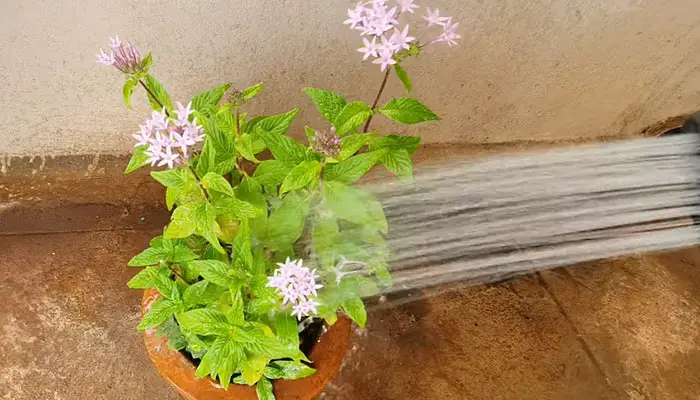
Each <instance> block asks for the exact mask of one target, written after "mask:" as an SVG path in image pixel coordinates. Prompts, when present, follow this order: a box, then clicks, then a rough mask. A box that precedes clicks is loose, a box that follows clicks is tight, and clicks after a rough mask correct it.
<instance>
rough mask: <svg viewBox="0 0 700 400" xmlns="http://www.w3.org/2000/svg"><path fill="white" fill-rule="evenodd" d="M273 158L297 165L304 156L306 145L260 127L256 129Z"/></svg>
mask: <svg viewBox="0 0 700 400" xmlns="http://www.w3.org/2000/svg"><path fill="white" fill-rule="evenodd" d="M255 132H256V134H257V135H259V137H261V138H262V139H263V140H264V141H265V144H266V145H267V147H269V148H270V152H271V153H272V155H273V156H274V157H275V159H277V160H279V161H281V162H283V163H284V164H286V165H297V164H299V163H300V162H301V161H303V160H304V159H305V158H306V147H304V145H303V144H301V143H299V142H297V141H296V140H294V139H292V138H290V137H289V136H285V135H280V134H276V133H274V132H271V131H266V130H263V129H260V128H257V129H256V131H255Z"/></svg>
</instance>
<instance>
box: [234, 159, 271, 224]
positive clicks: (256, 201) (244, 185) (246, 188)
mask: <svg viewBox="0 0 700 400" xmlns="http://www.w3.org/2000/svg"><path fill="white" fill-rule="evenodd" d="M258 168H260V166H258ZM256 170H257V169H256ZM236 197H238V198H239V199H241V200H243V201H246V202H248V203H250V204H252V205H253V206H254V207H255V208H257V209H258V210H261V211H262V212H261V214H263V215H264V214H266V211H267V203H266V202H265V197H264V195H263V194H262V188H261V187H260V182H259V181H258V179H257V178H251V177H249V176H246V177H245V178H243V180H242V181H241V184H240V185H238V187H237V188H236Z"/></svg>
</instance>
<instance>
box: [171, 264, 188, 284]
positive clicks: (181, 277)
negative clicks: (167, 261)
mask: <svg viewBox="0 0 700 400" xmlns="http://www.w3.org/2000/svg"><path fill="white" fill-rule="evenodd" d="M168 269H170V272H172V273H173V274H175V276H177V277H178V278H180V279H182V281H183V282H185V283H187V284H189V282H187V279H185V277H184V276H182V275H180V273H179V272H177V270H176V269H175V268H173V266H172V265H168Z"/></svg>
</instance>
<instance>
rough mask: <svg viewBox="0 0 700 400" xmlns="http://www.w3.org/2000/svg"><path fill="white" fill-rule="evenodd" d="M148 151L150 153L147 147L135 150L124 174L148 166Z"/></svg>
mask: <svg viewBox="0 0 700 400" xmlns="http://www.w3.org/2000/svg"><path fill="white" fill-rule="evenodd" d="M146 151H148V146H147V145H143V146H139V147H137V148H136V150H134V154H133V155H132V156H131V158H130V159H129V164H128V165H127V166H126V169H125V170H124V174H130V173H132V172H134V171H136V170H137V169H139V168H141V167H143V166H146V165H148V159H149V157H148V156H147V155H146Z"/></svg>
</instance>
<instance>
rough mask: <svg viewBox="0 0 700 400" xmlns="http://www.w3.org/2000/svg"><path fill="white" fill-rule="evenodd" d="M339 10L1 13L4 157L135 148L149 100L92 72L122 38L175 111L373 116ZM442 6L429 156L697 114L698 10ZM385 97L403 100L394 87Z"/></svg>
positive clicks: (323, 6)
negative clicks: (250, 104)
mask: <svg viewBox="0 0 700 400" xmlns="http://www.w3.org/2000/svg"><path fill="white" fill-rule="evenodd" d="M333 3H334V4H335V5H333V6H329V4H331V1H329V0H306V1H303V2H299V1H289V0H287V1H285V0H256V1H243V0H238V1H232V0H225V1H224V0H222V1H214V0H199V1H191V0H168V1H165V0H147V1H143V0H141V1H126V0H120V1H113V0H110V1H108V0H98V1H87V0H74V1H69V0H64V1H58V0H53V1H49V0H4V1H2V5H0V38H1V39H0V55H1V57H0V86H1V87H2V89H0V126H2V127H3V129H2V130H0V153H10V154H57V153H62V154H66V153H68V154H78V153H93V152H110V153H123V152H125V151H128V150H129V149H130V148H131V139H130V137H129V134H130V133H131V132H132V131H133V130H134V129H135V128H136V125H137V123H138V122H139V121H141V120H142V119H143V118H144V117H145V111H146V109H147V107H146V103H145V101H144V99H143V98H142V97H140V96H139V97H138V100H137V102H136V103H137V106H136V108H135V111H129V110H126V109H125V108H124V107H123V105H122V104H121V93H120V88H121V83H122V77H121V76H119V74H117V73H116V71H114V70H112V69H110V68H106V67H102V66H99V65H97V64H95V62H94V54H95V53H96V52H97V49H98V48H99V47H100V46H104V45H105V44H106V42H107V38H108V37H109V36H111V35H114V34H115V33H119V34H120V35H121V37H123V38H129V39H131V40H132V41H133V42H134V43H136V44H137V45H138V46H139V47H140V48H141V49H142V51H143V52H147V51H149V50H150V51H152V52H153V53H154V67H153V72H154V74H155V75H156V76H157V77H158V78H159V79H160V80H161V81H163V82H164V83H165V85H166V87H167V88H168V89H169V91H170V92H171V95H172V96H173V98H174V99H178V100H182V101H186V100H187V99H188V98H189V97H190V96H191V95H192V94H194V93H196V92H198V91H201V90H204V89H207V88H210V87H212V86H215V85H217V84H220V83H222V82H226V81H231V82H233V83H234V85H236V86H239V87H243V86H246V85H248V84H252V83H254V82H257V81H259V80H264V81H265V82H266V84H267V87H266V90H265V91H264V94H263V95H262V96H261V97H260V98H259V99H258V100H257V102H256V103H255V106H254V110H253V111H256V112H266V113H275V112H283V111H287V110H288V109H290V108H292V107H294V106H300V107H301V108H302V114H301V118H300V119H301V120H302V121H303V122H304V123H310V124H312V125H313V126H317V127H321V125H320V119H319V117H318V116H317V115H316V113H315V111H314V110H313V108H312V106H311V105H310V103H309V101H308V100H307V99H306V98H305V96H304V95H303V94H302V93H301V92H300V89H301V88H302V87H305V86H316V87H325V88H330V89H333V90H336V91H339V92H342V93H344V94H346V95H347V96H348V97H349V98H352V99H362V100H365V101H371V99H372V97H373V94H374V92H375V90H376V86H377V85H378V84H379V81H380V80H381V74H380V72H379V70H378V68H377V67H376V66H374V65H371V64H362V63H360V62H359V60H360V58H359V53H357V52H355V49H356V48H357V47H359V44H360V43H359V38H358V37H357V35H356V34H355V33H354V32H350V31H348V30H347V29H346V27H344V26H342V25H341V21H342V20H343V19H344V17H345V9H346V8H347V6H349V5H350V2H349V1H334V2H333ZM418 3H419V4H420V5H424V3H425V2H421V1H418ZM431 3H432V5H433V6H438V7H440V8H441V9H443V11H444V12H448V13H450V14H452V15H454V16H455V18H456V19H457V20H459V21H461V25H460V28H461V33H462V35H463V40H462V42H461V45H460V46H459V47H457V48H453V49H449V48H447V47H434V48H432V49H429V50H427V51H426V54H425V57H422V59H417V60H412V61H411V62H409V63H408V64H407V65H406V68H407V69H408V71H409V73H410V75H411V76H412V77H413V79H414V86H415V96H417V97H418V98H421V99H422V100H423V101H424V102H425V103H426V104H427V105H429V106H430V107H432V108H433V109H434V110H435V111H436V112H438V114H440V115H442V116H443V117H444V119H443V121H441V122H440V123H430V124H425V125H421V126H420V128H417V129H409V130H407V131H410V132H409V133H412V134H420V135H422V136H423V137H424V138H425V141H426V142H428V143H438V142H442V143H444V142H456V141H470V142H504V141H512V140H537V141H539V140H560V139H575V138H593V137H598V136H606V135H618V134H622V135H627V134H633V133H634V132H637V131H638V130H640V129H641V128H643V127H645V126H647V125H649V124H652V123H654V122H656V121H658V120H660V119H663V118H666V117H670V116H674V115H677V114H681V113H685V112H690V111H692V110H695V109H698V108H700V26H699V23H700V2H693V1H688V0H665V1H663V0H554V1H552V0H546V1H545V0H500V1H484V0H440V1H435V2H431ZM389 91H390V93H393V94H398V93H400V91H401V87H400V84H399V83H398V82H397V81H396V80H395V79H394V80H392V81H391V82H390V84H389ZM302 121H299V122H298V123H297V125H295V128H296V130H297V133H300V132H299V128H300V127H301V126H303V124H302ZM387 126H389V125H387Z"/></svg>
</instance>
